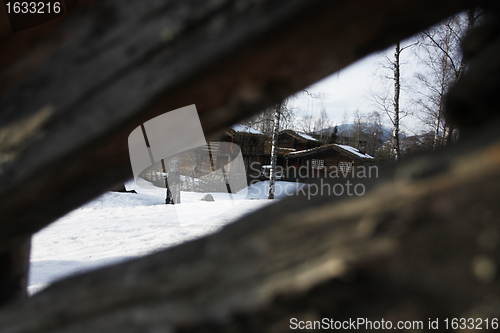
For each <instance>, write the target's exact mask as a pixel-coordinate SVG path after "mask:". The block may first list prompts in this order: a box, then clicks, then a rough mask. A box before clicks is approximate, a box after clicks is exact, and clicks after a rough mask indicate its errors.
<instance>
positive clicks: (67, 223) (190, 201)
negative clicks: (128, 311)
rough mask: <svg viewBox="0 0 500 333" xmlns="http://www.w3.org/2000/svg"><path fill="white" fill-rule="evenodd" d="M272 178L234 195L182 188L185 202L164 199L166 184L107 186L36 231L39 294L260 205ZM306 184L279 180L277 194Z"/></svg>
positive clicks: (33, 275)
mask: <svg viewBox="0 0 500 333" xmlns="http://www.w3.org/2000/svg"><path fill="white" fill-rule="evenodd" d="M268 186H269V182H268V181H265V182H259V183H257V184H254V185H252V186H249V187H248V188H247V189H245V190H244V191H240V192H239V193H237V194H234V195H231V197H230V196H229V195H228V194H224V193H211V194H212V195H213V197H214V199H215V201H213V202H205V201H201V200H200V199H201V198H202V197H203V196H204V195H205V193H195V192H181V204H179V205H175V206H174V205H165V204H164V202H165V190H162V189H145V188H142V187H139V186H137V185H136V184H135V183H134V182H133V181H131V182H128V183H127V184H126V188H127V189H128V190H132V189H133V190H135V191H137V194H134V193H118V192H108V193H105V194H104V195H102V196H100V197H98V198H96V199H95V200H93V201H91V202H89V203H87V204H85V205H84V206H82V207H80V208H78V209H76V210H74V211H73V212H71V213H69V214H67V215H66V216H64V217H62V218H60V219H59V220H57V221H56V222H54V223H53V224H51V225H49V226H48V227H46V228H45V229H43V230H41V231H40V232H38V233H36V234H35V235H34V236H33V241H32V252H31V265H30V274H29V282H28V292H29V294H31V295H32V294H34V293H36V292H38V291H40V290H42V289H44V288H45V287H46V286H47V285H49V284H50V283H52V282H54V281H55V280H58V279H61V278H63V277H67V276H69V275H72V274H76V273H81V272H85V271H89V270H92V269H95V268H98V267H101V266H105V265H110V264H113V263H117V262H121V261H124V260H128V259H132V258H136V257H139V256H144V255H147V254H150V253H153V252H156V251H158V250H162V249H165V248H168V247H172V246H175V245H178V244H180V243H183V242H186V241H189V240H192V239H195V238H199V237H201V236H204V235H207V234H210V233H213V232H215V231H217V230H219V229H220V228H221V227H223V226H224V225H226V224H228V223H231V222H233V221H235V220H236V219H238V218H239V217H241V216H243V215H245V214H247V213H249V212H252V211H254V210H256V209H259V208H261V207H263V206H265V205H267V204H269V203H271V202H272V200H267V188H268ZM300 186H303V184H299V183H290V182H277V183H276V198H277V199H279V198H283V197H285V196H286V195H287V194H290V193H294V192H295V191H296V190H297V189H298V188H299V187H300Z"/></svg>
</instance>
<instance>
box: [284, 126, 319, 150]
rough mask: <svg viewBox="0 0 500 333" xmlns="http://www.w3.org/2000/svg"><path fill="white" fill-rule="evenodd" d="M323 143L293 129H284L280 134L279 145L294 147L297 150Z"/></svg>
mask: <svg viewBox="0 0 500 333" xmlns="http://www.w3.org/2000/svg"><path fill="white" fill-rule="evenodd" d="M322 144H323V143H322V142H321V141H318V140H316V139H315V138H313V137H312V136H310V135H308V134H305V133H301V132H297V131H294V130H291V129H286V130H283V131H281V132H280V133H279V135H278V147H280V148H286V149H293V150H295V151H299V150H305V149H311V148H316V147H319V146H321V145H322Z"/></svg>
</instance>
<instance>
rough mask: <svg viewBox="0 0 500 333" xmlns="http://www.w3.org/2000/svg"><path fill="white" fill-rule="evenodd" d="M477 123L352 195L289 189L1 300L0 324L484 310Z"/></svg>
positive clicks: (80, 327) (494, 170) (488, 168)
mask: <svg viewBox="0 0 500 333" xmlns="http://www.w3.org/2000/svg"><path fill="white" fill-rule="evenodd" d="M491 133H493V138H494V139H492V137H485V138H484V139H483V140H481V141H479V142H477V143H475V144H470V143H469V145H462V146H458V147H454V148H453V149H452V150H448V151H446V152H439V153H433V154H432V155H429V156H424V157H421V158H418V159H416V160H412V161H409V163H407V164H402V165H401V166H400V168H399V170H398V172H397V173H396V174H395V176H394V179H393V180H386V181H381V182H380V184H379V186H378V187H377V188H376V189H374V190H373V192H372V193H371V194H369V195H366V196H365V197H362V198H358V199H357V200H349V201H342V202H337V203H335V202H333V201H332V200H328V201H326V202H321V200H319V204H318V202H316V201H314V200H313V201H311V202H310V203H309V202H307V201H305V200H304V198H300V197H297V198H289V199H287V200H283V201H281V202H279V203H278V204H275V205H272V206H268V207H266V208H265V209H264V210H262V211H258V212H256V213H254V214H252V215H250V216H247V217H244V218H243V219H241V220H240V221H239V222H237V223H235V224H232V225H229V226H227V227H225V228H224V229H223V230H222V231H221V232H219V233H217V234H214V235H211V236H208V237H204V238H202V239H199V240H196V241H192V242H189V243H186V244H183V245H180V246H178V247H175V248H173V249H170V250H166V251H163V252H160V253H157V254H154V255H151V256H148V257H145V258H141V259H139V260H134V261H131V262H128V263H124V264H120V265H117V266H113V267H108V268H105V269H102V270H100V271H97V272H93V273H88V274H85V275H82V276H78V277H73V278H70V279H67V280H65V281H62V282H58V283H56V284H54V285H53V286H52V287H49V288H48V289H47V290H46V291H43V292H42V293H40V294H38V295H36V296H34V297H33V298H32V299H30V300H29V301H24V302H19V303H18V304H14V305H11V306H9V307H6V308H4V309H3V310H2V311H1V312H0V328H1V330H2V332H9V333H15V332H60V331H64V332H90V331H92V332H109V331H120V332H137V331H141V332H143V331H162V332H174V331H178V332H248V331H252V332H289V326H288V325H289V320H290V318H293V317H295V318H299V320H307V319H316V320H320V319H321V317H328V318H333V319H337V320H347V319H348V318H357V317H360V318H364V317H366V318H369V319H371V320H381V319H382V318H384V319H385V320H392V321H394V323H396V321H397V320H422V321H423V322H424V323H425V324H426V325H427V323H428V318H432V319H435V318H439V319H440V320H441V328H443V326H442V325H444V323H443V322H442V320H444V319H445V318H454V317H458V318H460V317H464V318H468V317H473V318H478V317H481V318H494V317H498V315H499V314H500V313H498V306H497V305H496V304H497V303H496V302H498V298H497V297H498V295H499V292H500V282H499V280H498V278H497V270H498V264H499V263H500V252H499V251H498V246H499V243H498V239H499V238H498V237H499V236H500V207H499V206H498V202H499V200H500V195H499V191H498V188H499V186H500V138H499V136H498V134H497V133H498V128H495V129H493V131H492V132H491ZM485 143H488V144H485ZM269 216H272V217H273V218H272V219H269ZM362 331H363V330H362ZM423 331H432V330H429V328H428V327H427V326H425V327H424V329H423ZM485 331H487V330H485ZM490 331H491V330H490Z"/></svg>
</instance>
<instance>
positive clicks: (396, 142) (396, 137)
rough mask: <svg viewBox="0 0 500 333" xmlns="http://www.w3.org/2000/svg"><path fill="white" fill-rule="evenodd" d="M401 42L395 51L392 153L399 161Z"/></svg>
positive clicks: (395, 159)
mask: <svg viewBox="0 0 500 333" xmlns="http://www.w3.org/2000/svg"><path fill="white" fill-rule="evenodd" d="M400 53H401V50H400V43H399V42H398V43H396V48H395V51H394V115H393V123H394V127H393V130H392V155H393V158H394V161H395V162H397V161H399V157H400V148H399V94H400V91H401V83H400V71H399V56H400Z"/></svg>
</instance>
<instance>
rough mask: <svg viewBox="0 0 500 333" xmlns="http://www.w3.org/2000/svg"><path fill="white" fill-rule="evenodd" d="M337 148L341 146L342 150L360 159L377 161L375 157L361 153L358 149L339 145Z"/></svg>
mask: <svg viewBox="0 0 500 333" xmlns="http://www.w3.org/2000/svg"><path fill="white" fill-rule="evenodd" d="M337 146H339V147H340V148H342V149H344V150H347V151H349V152H350V153H352V154H354V155H356V156H359V157H362V158H366V159H371V160H374V159H375V158H374V157H373V156H370V155H368V154H363V153H361V152H360V151H359V150H358V149H356V148H354V147H351V146H346V145H338V144H337Z"/></svg>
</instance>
